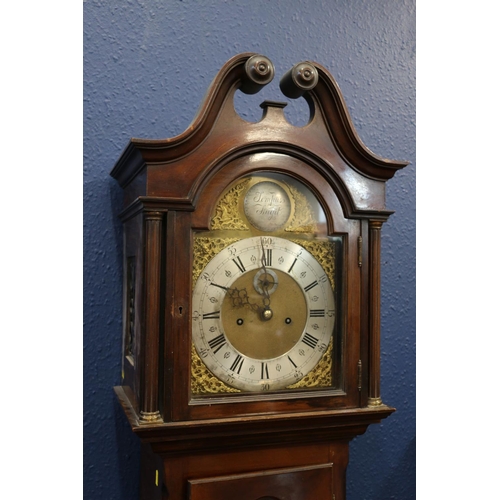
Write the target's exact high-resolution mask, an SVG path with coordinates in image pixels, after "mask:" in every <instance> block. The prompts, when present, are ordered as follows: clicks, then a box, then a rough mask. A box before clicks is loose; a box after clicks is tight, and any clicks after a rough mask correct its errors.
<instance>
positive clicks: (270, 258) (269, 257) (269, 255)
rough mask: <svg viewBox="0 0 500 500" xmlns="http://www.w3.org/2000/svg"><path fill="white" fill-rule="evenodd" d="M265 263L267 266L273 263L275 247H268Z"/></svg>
mask: <svg viewBox="0 0 500 500" xmlns="http://www.w3.org/2000/svg"><path fill="white" fill-rule="evenodd" d="M263 259H264V265H265V266H272V265H273V249H272V248H267V249H266V253H265V254H264V257H263Z"/></svg>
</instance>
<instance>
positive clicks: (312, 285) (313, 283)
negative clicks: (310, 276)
mask: <svg viewBox="0 0 500 500" xmlns="http://www.w3.org/2000/svg"><path fill="white" fill-rule="evenodd" d="M317 284H318V282H317V281H313V282H312V283H311V284H309V285H307V286H306V287H305V288H304V291H306V292H308V291H309V290H311V288H314V287H315V286H316V285H317Z"/></svg>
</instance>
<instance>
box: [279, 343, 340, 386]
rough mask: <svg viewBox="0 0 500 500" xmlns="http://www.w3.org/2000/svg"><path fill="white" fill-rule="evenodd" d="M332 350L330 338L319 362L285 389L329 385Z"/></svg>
mask: <svg viewBox="0 0 500 500" xmlns="http://www.w3.org/2000/svg"><path fill="white" fill-rule="evenodd" d="M332 350H333V340H330V344H329V345H328V347H327V349H326V351H325V354H324V355H323V357H322V358H321V359H320V360H319V363H318V364H317V365H316V366H315V367H314V368H313V369H312V370H311V371H310V372H309V373H308V374H307V375H306V376H305V377H304V378H302V379H300V380H299V381H298V382H297V383H296V384H293V385H289V386H288V387H287V389H303V388H312V387H331V386H332V383H333V378H332Z"/></svg>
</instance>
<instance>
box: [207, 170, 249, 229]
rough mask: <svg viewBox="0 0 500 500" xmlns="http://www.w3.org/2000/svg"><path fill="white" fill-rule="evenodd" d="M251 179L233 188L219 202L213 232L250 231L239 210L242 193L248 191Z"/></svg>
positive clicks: (240, 182)
mask: <svg viewBox="0 0 500 500" xmlns="http://www.w3.org/2000/svg"><path fill="white" fill-rule="evenodd" d="M249 183H250V178H246V179H243V180H241V181H239V182H238V183H236V184H235V185H234V186H233V187H231V188H230V189H229V190H228V191H227V192H226V193H225V194H224V195H223V196H222V197H221V198H220V200H219V202H218V203H217V206H216V207H215V213H214V216H213V217H212V221H211V226H210V228H211V229H212V230H218V229H236V230H245V229H248V226H247V224H246V223H245V222H244V221H243V219H242V218H241V212H240V210H239V206H240V199H241V197H242V193H245V192H246V191H247V190H248V184H249Z"/></svg>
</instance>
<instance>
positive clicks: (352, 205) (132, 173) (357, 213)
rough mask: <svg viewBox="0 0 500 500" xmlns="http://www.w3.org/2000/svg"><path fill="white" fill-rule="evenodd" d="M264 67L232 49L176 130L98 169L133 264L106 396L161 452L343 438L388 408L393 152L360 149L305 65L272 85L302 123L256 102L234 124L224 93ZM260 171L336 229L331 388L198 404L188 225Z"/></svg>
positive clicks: (345, 118) (322, 82) (261, 60)
mask: <svg viewBox="0 0 500 500" xmlns="http://www.w3.org/2000/svg"><path fill="white" fill-rule="evenodd" d="M273 76H274V68H273V66H272V63H271V62H270V61H269V60H268V59H267V58H266V57H264V56H260V55H258V54H253V53H244V54H240V55H237V56H235V57H233V58H232V59H231V60H229V61H228V62H227V63H226V64H225V65H224V66H223V67H222V69H221V70H220V71H219V73H218V74H217V76H216V77H215V79H214V81H213V82H212V84H211V86H210V87H209V89H208V92H207V94H206V96H205V98H204V100H203V103H202V105H201V107H200V109H199V111H198V114H197V115H196V117H195V119H194V120H193V122H192V123H191V125H190V126H189V127H188V128H187V130H186V131H185V132H183V133H182V134H180V135H178V136H176V137H173V138H170V139H164V140H146V139H131V140H130V142H129V144H128V145H127V147H126V148H125V150H124V151H123V153H122V154H121V156H120V158H119V160H118V161H117V163H116V165H115V167H114V168H113V170H112V172H111V175H112V176H113V177H114V178H115V179H116V180H117V181H118V182H119V184H120V186H121V187H122V188H123V191H124V205H125V208H124V210H123V211H122V213H121V214H120V217H121V219H122V221H123V223H124V233H125V247H124V248H125V256H124V267H125V269H124V275H125V276H126V277H127V272H128V273H129V276H128V278H127V279H128V280H129V281H130V279H131V278H130V273H132V274H133V284H132V285H131V286H132V292H131V293H132V294H133V297H134V303H133V308H134V315H135V316H134V318H135V320H134V324H133V329H134V331H133V337H134V342H135V348H134V359H131V356H128V355H127V349H126V346H124V355H123V372H122V375H123V381H122V385H121V386H118V387H116V388H115V392H116V394H117V396H118V398H119V401H120V403H121V405H122V407H123V409H124V411H125V414H126V416H127V418H128V420H129V422H130V425H131V427H132V429H133V431H134V432H135V433H136V434H137V435H138V436H139V437H140V438H141V440H142V442H143V444H144V443H147V444H148V445H149V446H152V449H153V450H154V452H155V453H159V454H163V456H167V455H175V454H179V453H195V452H206V450H212V451H216V450H220V451H222V450H224V451H227V450H231V449H234V450H236V449H241V448H242V447H243V448H244V447H256V446H264V447H269V446H273V445H280V446H283V445H286V444H287V443H288V444H293V445H297V444H300V443H303V444H304V446H306V447H307V446H310V445H311V444H314V443H316V444H317V446H318V447H319V446H321V445H320V443H325V442H327V441H328V440H330V441H331V440H337V441H338V440H340V441H342V442H343V443H345V442H348V441H349V440H350V439H352V438H353V437H355V436H357V435H359V434H362V433H363V432H365V430H366V428H367V426H368V425H369V424H372V423H376V422H379V421H380V420H382V419H384V418H386V417H387V416H389V415H390V414H391V413H392V412H393V411H394V408H391V407H389V406H387V405H385V404H384V403H383V402H382V399H381V395H380V230H381V227H382V224H383V222H384V221H386V220H387V218H388V217H389V216H390V214H391V213H392V212H391V211H389V210H387V209H386V206H385V183H386V181H388V180H389V179H391V178H392V177H393V176H394V174H395V173H396V172H397V171H398V170H399V169H401V168H403V167H404V166H405V165H407V162H400V161H393V160H388V159H384V158H380V157H378V156H376V155H375V154H374V153H372V152H371V151H370V150H369V149H368V148H367V147H366V146H364V145H363V143H362V142H361V140H360V138H359V137H358V135H357V133H356V131H355V130H354V126H353V124H352V121H351V118H350V116H349V113H348V111H347V107H346V105H345V102H344V99H343V97H342V94H341V92H340V90H339V87H338V85H337V83H336V82H335V80H334V79H333V77H332V76H331V75H330V74H329V73H328V71H327V70H326V69H325V68H323V67H322V66H321V65H319V64H317V63H313V62H308V61H306V62H304V63H300V64H297V65H296V66H294V67H293V68H292V69H291V70H290V71H289V72H288V73H287V74H286V75H285V76H284V77H283V79H282V80H281V84H280V86H281V89H282V91H283V93H284V94H285V95H286V96H287V97H290V98H298V97H304V98H305V100H306V101H307V103H308V105H309V108H310V120H309V122H308V124H307V125H305V126H303V127H296V126H294V125H292V124H290V123H289V122H288V121H287V120H286V118H285V116H284V113H283V108H284V104H283V103H280V102H270V101H267V102H264V103H263V104H262V105H261V107H262V108H263V116H262V119H261V120H260V121H259V122H257V123H249V122H247V121H245V120H243V119H242V118H241V117H240V116H239V115H238V114H237V112H236V111H235V108H234V103H233V98H234V94H235V92H237V91H238V90H240V91H242V92H244V93H248V94H254V93H256V92H258V91H259V90H260V89H261V88H262V87H263V86H264V85H266V84H268V83H269V82H270V81H271V80H272V79H273ZM265 170H269V171H274V172H280V173H283V174H288V175H291V176H293V177H295V178H296V179H298V180H300V181H301V182H303V183H304V184H305V185H306V186H308V187H309V188H310V189H311V191H313V192H314V194H315V195H316V196H317V198H318V199H319V200H320V202H321V204H322V205H323V207H324V209H325V213H326V217H327V226H328V232H329V234H332V233H334V232H337V233H344V234H345V235H346V252H345V253H346V287H345V288H346V296H345V301H346V313H345V314H346V317H347V319H346V321H347V322H348V328H347V329H346V339H345V349H346V351H345V356H344V370H345V373H344V389H345V394H344V395H343V396H339V395H332V394H331V393H329V392H328V391H323V392H321V391H319V392H317V391H316V392H314V393H312V394H311V393H307V392H303V393H297V394H296V395H294V396H293V397H290V395H289V394H281V393H279V394H266V395H248V394H247V395H243V396H239V397H238V398H237V399H228V400H224V401H222V400H221V401H218V400H216V399H214V400H213V404H207V403H206V402H205V403H203V402H202V403H198V402H196V401H195V400H193V398H192V397H191V395H190V389H189V388H190V373H191V372H190V355H191V354H190V353H191V340H190V337H191V334H190V331H191V315H190V300H191V293H192V281H191V274H190V272H189V270H190V269H191V268H192V244H193V231H196V230H208V229H209V224H210V217H211V214H212V211H213V208H214V204H215V202H216V200H217V199H218V198H219V197H220V196H221V194H222V193H223V192H224V189H226V188H227V186H228V185H230V184H231V182H233V181H234V180H235V179H237V178H239V177H241V176H244V175H247V174H251V173H254V172H262V171H265ZM132 254H135V256H136V260H135V265H133V266H132V267H130V265H129V264H128V263H127V256H129V255H132ZM127 266H128V267H127ZM125 295H126V293H125ZM126 306H127V307H124V309H125V312H124V325H125V326H124V328H127V327H130V318H129V316H128V315H127V314H129V313H130V311H128V312H127V309H130V304H126ZM124 338H125V336H124ZM316 449H317V450H319V448H316ZM345 453H347V452H345ZM148 456H149V455H148ZM339 456H340V455H339ZM151 460H154V459H153V458H151ZM145 461H147V459H145ZM342 461H343V462H345V463H344V465H343V466H342V467H344V469H342V470H343V471H344V473H345V466H346V463H347V459H346V458H345V456H344V458H342ZM172 467H174V469H175V467H176V466H172Z"/></svg>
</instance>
